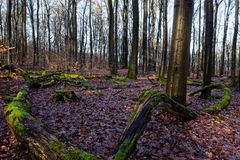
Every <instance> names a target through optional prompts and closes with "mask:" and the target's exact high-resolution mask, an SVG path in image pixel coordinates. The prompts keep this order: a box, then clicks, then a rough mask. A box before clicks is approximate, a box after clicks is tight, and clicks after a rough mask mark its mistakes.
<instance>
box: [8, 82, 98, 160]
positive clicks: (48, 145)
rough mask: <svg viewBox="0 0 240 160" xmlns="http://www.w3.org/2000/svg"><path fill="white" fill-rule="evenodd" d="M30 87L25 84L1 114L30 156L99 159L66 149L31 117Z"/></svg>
mask: <svg viewBox="0 0 240 160" xmlns="http://www.w3.org/2000/svg"><path fill="white" fill-rule="evenodd" d="M30 87H31V86H30V83H26V84H25V85H24V86H23V87H22V89H21V90H20V91H19V92H18V94H17V96H16V97H14V98H13V99H12V101H11V102H10V103H8V104H7V105H6V106H5V107H4V111H3V114H4V117H5V119H6V121H7V123H8V125H9V127H10V128H11V131H12V132H13V133H14V135H15V137H16V138H17V139H18V140H19V141H20V142H22V144H23V145H26V146H27V148H28V149H29V151H30V152H31V153H32V155H34V157H35V158H38V159H44V160H56V159H59V160H63V159H64V160H72V159H83V160H97V159H100V158H99V157H97V156H95V155H93V154H90V153H87V152H85V151H82V150H79V149H77V148H73V147H68V146H67V145H65V144H64V143H62V142H60V141H59V140H58V139H57V138H56V137H55V136H54V135H52V134H51V133H50V132H49V131H48V130H46V129H45V128H44V125H43V124H42V123H41V122H39V121H37V120H36V119H35V118H34V117H32V116H31V114H30V108H31V106H30V105H29V104H28V102H27V100H26V97H27V95H28V93H29V90H30ZM35 158H34V159H35Z"/></svg>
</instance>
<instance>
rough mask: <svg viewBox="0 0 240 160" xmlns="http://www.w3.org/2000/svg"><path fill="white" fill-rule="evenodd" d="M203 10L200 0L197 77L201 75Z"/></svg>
mask: <svg viewBox="0 0 240 160" xmlns="http://www.w3.org/2000/svg"><path fill="white" fill-rule="evenodd" d="M201 10H202V1H201V0H199V11H198V13H199V15H198V22H199V29H198V58H197V59H198V62H197V79H198V78H199V76H200V71H201V16H202V13H201Z"/></svg>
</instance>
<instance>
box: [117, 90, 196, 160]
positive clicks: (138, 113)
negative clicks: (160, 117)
mask: <svg viewBox="0 0 240 160" xmlns="http://www.w3.org/2000/svg"><path fill="white" fill-rule="evenodd" d="M160 102H164V103H165V104H164V105H161V106H162V109H163V110H166V111H168V112H170V113H172V114H174V115H177V116H180V117H182V118H183V119H185V120H190V119H195V118H196V117H197V114H196V113H194V112H193V111H191V110H189V109H187V108H186V107H185V106H183V105H181V104H179V103H177V102H175V101H174V100H172V99H171V98H170V97H168V96H167V95H165V94H162V93H160V92H159V91H145V92H143V93H142V94H141V95H140V97H139V104H138V105H137V106H136V108H135V110H134V112H133V113H132V115H131V116H130V118H129V120H128V123H127V127H126V128H125V131H124V133H123V136H122V138H121V140H120V143H119V144H118V146H117V147H116V149H115V152H114V153H115V155H114V159H115V160H124V159H127V158H128V157H129V156H130V154H131V152H132V151H133V150H134V148H135V145H136V143H137V140H138V138H139V137H140V136H141V134H142V132H143V130H144V128H145V126H146V125H147V123H148V122H149V121H150V119H151V112H152V110H153V109H155V108H157V107H159V104H160Z"/></svg>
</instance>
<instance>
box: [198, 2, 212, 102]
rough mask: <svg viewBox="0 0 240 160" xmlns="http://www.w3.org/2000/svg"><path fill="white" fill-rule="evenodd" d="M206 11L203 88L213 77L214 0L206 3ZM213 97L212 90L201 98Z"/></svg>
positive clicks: (207, 91) (204, 92)
mask: <svg viewBox="0 0 240 160" xmlns="http://www.w3.org/2000/svg"><path fill="white" fill-rule="evenodd" d="M204 10H205V45H204V46H205V50H204V53H205V54H204V70H203V87H206V86H208V85H210V84H211V76H212V42H213V0H205V1H204ZM210 95H211V90H206V91H203V92H202V95H201V97H202V98H207V97H209V96H210Z"/></svg>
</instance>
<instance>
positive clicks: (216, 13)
mask: <svg viewBox="0 0 240 160" xmlns="http://www.w3.org/2000/svg"><path fill="white" fill-rule="evenodd" d="M222 2H223V0H220V1H219V2H218V0H215V3H214V16H213V19H214V20H213V52H212V54H213V63H212V74H213V75H215V70H216V69H215V68H216V67H215V61H216V53H215V52H216V39H217V19H218V8H219V5H220V4H221V3H222Z"/></svg>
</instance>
